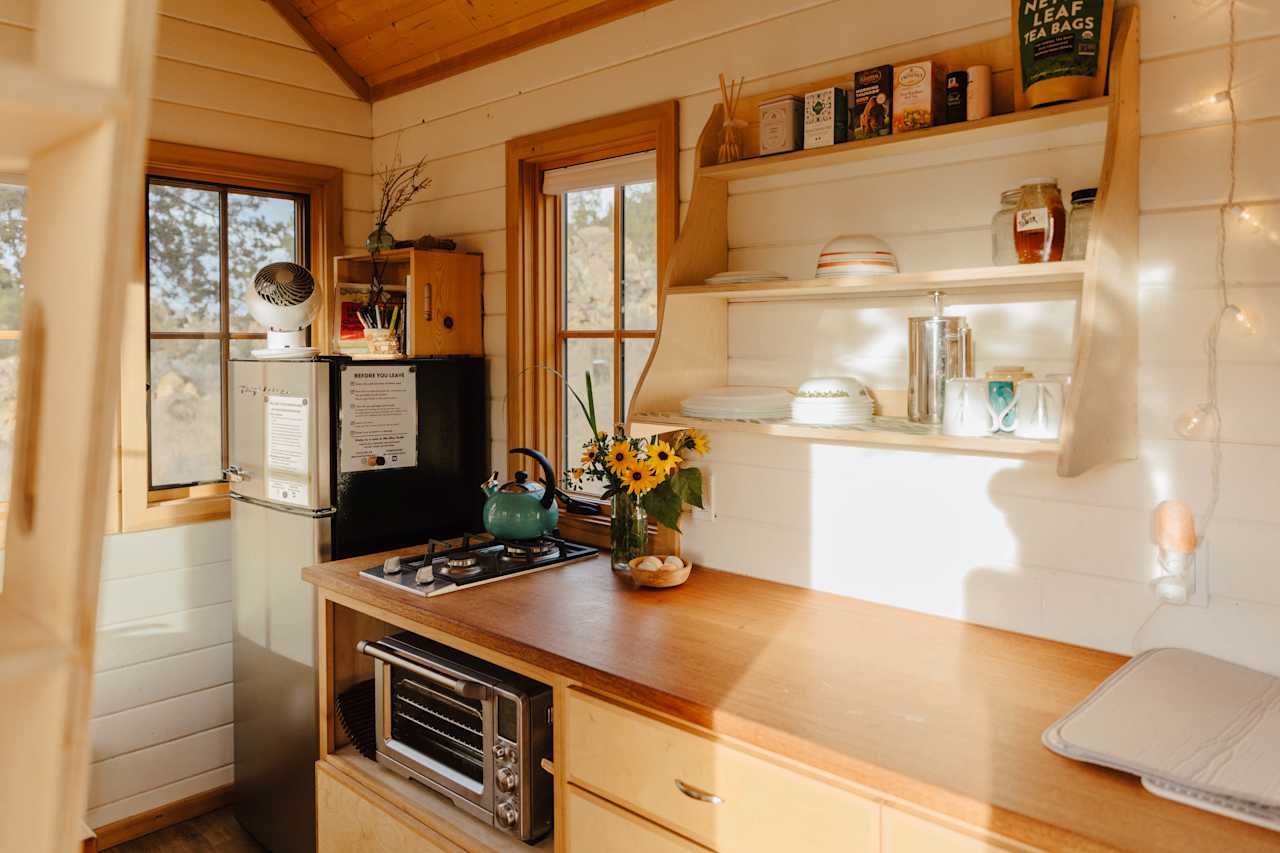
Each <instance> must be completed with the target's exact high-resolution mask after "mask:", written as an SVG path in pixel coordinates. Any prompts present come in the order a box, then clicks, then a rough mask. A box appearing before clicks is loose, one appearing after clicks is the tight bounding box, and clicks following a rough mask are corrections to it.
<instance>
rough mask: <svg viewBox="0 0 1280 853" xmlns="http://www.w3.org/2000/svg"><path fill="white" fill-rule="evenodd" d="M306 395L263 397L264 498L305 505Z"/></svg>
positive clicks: (306, 479)
mask: <svg viewBox="0 0 1280 853" xmlns="http://www.w3.org/2000/svg"><path fill="white" fill-rule="evenodd" d="M309 414H310V413H309V412H308V411H307V398H306V397H277V396H270V395H269V396H268V397H267V460H266V461H267V465H266V467H267V497H268V498H270V499H271V500H273V501H280V502H281V503H290V504H298V505H299V506H306V505H307V484H308V481H309V479H310V474H311V472H310V470H309V468H308V464H307V442H308V437H307V426H308V423H309V419H308V415H309Z"/></svg>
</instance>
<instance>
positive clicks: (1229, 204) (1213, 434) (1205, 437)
mask: <svg viewBox="0 0 1280 853" xmlns="http://www.w3.org/2000/svg"><path fill="white" fill-rule="evenodd" d="M1227 19H1228V24H1227V39H1228V41H1227V87H1226V89H1224V90H1223V91H1221V92H1218V93H1216V94H1214V95H1213V96H1212V97H1210V98H1209V99H1208V101H1209V102H1210V103H1214V104H1222V103H1225V104H1226V105H1227V110H1228V114H1229V116H1230V119H1231V145H1230V152H1229V155H1228V161H1227V163H1228V165H1227V175H1228V180H1227V196H1226V200H1225V201H1224V202H1223V203H1222V204H1221V205H1219V207H1218V240H1217V253H1216V272H1217V278H1218V281H1217V296H1218V304H1217V307H1216V309H1215V311H1214V315H1213V320H1212V322H1211V323H1210V325H1209V330H1208V333H1207V334H1206V335H1205V344H1204V348H1205V356H1206V359H1207V365H1206V370H1205V396H1204V400H1203V401H1202V402H1200V403H1198V404H1196V405H1195V406H1193V407H1192V408H1190V409H1188V410H1187V411H1185V412H1183V413H1182V414H1181V415H1180V416H1179V417H1178V419H1177V421H1176V422H1175V423H1174V429H1175V431H1176V432H1177V433H1178V435H1180V436H1182V437H1183V438H1187V439H1191V440H1194V441H1207V442H1208V443H1209V447H1210V462H1209V479H1210V482H1209V500H1208V503H1207V505H1206V506H1205V509H1204V512H1203V514H1202V516H1201V519H1200V524H1199V528H1200V537H1201V538H1202V539H1203V538H1204V534H1205V532H1206V531H1207V530H1208V528H1209V525H1210V523H1211V522H1212V521H1213V517H1214V514H1215V513H1216V512H1217V509H1218V500H1219V498H1220V497H1221V495H1222V412H1221V411H1220V409H1219V407H1218V373H1219V364H1218V344H1219V340H1220V338H1221V337H1222V331H1223V328H1224V327H1226V328H1228V329H1230V331H1231V333H1232V334H1236V335H1240V336H1247V335H1252V334H1255V333H1256V331H1257V321H1256V318H1255V316H1254V315H1253V314H1251V312H1250V311H1248V310H1247V309H1245V308H1242V307H1241V306H1239V305H1237V304H1235V303H1234V302H1232V301H1231V294H1230V285H1229V283H1228V280H1227V263H1226V257H1227V237H1228V233H1229V227H1228V222H1229V218H1230V217H1235V218H1237V219H1238V220H1239V221H1241V222H1243V223H1245V224H1247V225H1252V226H1253V227H1254V228H1255V229H1258V230H1261V223H1259V222H1258V220H1257V217H1255V216H1253V215H1252V214H1251V213H1250V212H1249V211H1248V210H1245V209H1244V208H1243V207H1241V206H1239V205H1237V203H1236V182H1237V174H1236V171H1237V170H1236V163H1237V158H1238V153H1239V149H1238V141H1239V140H1238V137H1239V117H1238V115H1237V111H1236V95H1235V83H1236V0H1229V2H1228V3H1227Z"/></svg>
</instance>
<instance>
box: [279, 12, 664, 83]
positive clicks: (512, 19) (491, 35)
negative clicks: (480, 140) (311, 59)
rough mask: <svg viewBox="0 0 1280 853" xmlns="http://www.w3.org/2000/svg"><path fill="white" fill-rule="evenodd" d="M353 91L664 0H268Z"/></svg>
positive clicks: (495, 55)
mask: <svg viewBox="0 0 1280 853" xmlns="http://www.w3.org/2000/svg"><path fill="white" fill-rule="evenodd" d="M268 2H269V3H270V4H271V5H272V6H274V7H275V9H276V10H277V11H278V12H279V13H280V14H281V15H283V16H284V18H285V20H287V21H288V22H289V23H290V24H291V25H292V26H293V28H294V29H295V30H297V31H298V33H299V34H301V35H302V37H303V38H305V39H306V40H307V42H308V43H309V44H310V45H311V46H312V48H314V49H315V50H316V51H317V52H318V53H319V54H320V55H321V57H323V58H324V60H325V61H326V62H328V63H329V65H330V66H331V67H333V69H334V70H335V71H336V72H338V74H339V76H341V77H342V79H343V80H345V81H346V83H347V85H348V86H350V87H351V89H352V91H354V92H355V93H356V94H358V95H360V96H361V97H362V98H365V99H366V100H378V99H380V98H386V97H389V96H390V95H394V94H397V93H398V92H404V91H407V90H409V89H413V88H415V87H417V86H421V85H424V84H426V83H430V82H432V81H433V80H440V79H442V78H444V77H448V76H450V75H452V74H457V73H459V72H462V71H466V70H468V69H471V68H476V67H478V66H480V65H485V64H487V63H490V62H495V61H497V60H499V59H502V58H504V57H507V56H511V55H513V54H516V53H520V52H521V51H525V50H529V49H530V48H533V47H537V46H538V45H542V44H547V43H548V42H552V41H555V40H557V39H561V38H564V37H566V36H570V35H573V34H574V33H579V32H582V31H583V30H587V29H590V28H592V27H596V26H599V25H601V24H604V23H608V22H609V21H613V20H616V19H618V18H622V17H625V16H627V15H631V14H634V13H636V12H639V11H642V10H644V9H647V8H650V7H651V6H657V5H659V4H660V3H664V2H667V0H268Z"/></svg>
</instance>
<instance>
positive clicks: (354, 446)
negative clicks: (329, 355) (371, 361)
mask: <svg viewBox="0 0 1280 853" xmlns="http://www.w3.org/2000/svg"><path fill="white" fill-rule="evenodd" d="M417 391H418V385H417V381H416V379H415V376H414V368H413V366H412V365H407V364H398V365H387V366H385V367H376V366H373V365H370V366H368V367H364V366H356V365H348V366H346V367H344V368H343V370H342V442H341V445H340V446H339V448H338V454H339V456H340V457H341V461H340V470H341V472H342V473H343V474H351V473H354V472H357V471H371V470H375V469H378V468H413V467H416V466H417V464H418V393H417Z"/></svg>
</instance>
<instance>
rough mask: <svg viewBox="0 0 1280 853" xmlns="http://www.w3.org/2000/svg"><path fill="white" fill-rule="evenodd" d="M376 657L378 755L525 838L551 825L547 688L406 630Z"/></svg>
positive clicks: (382, 643) (375, 651)
mask: <svg viewBox="0 0 1280 853" xmlns="http://www.w3.org/2000/svg"><path fill="white" fill-rule="evenodd" d="M356 648H357V649H358V650H359V651H360V652H362V653H363V654H366V655H369V656H370V657H372V658H373V659H374V692H375V705H374V715H375V718H376V719H375V725H376V729H377V730H376V735H377V737H376V741H377V761H378V763H380V764H383V765H386V766H387V767H389V768H391V769H392V770H394V771H395V772H397V773H399V774H400V775H402V776H404V777H406V778H409V779H413V780H416V781H418V782H420V783H422V784H423V785H426V786H427V787H429V788H432V789H433V790H436V791H439V792H440V793H441V794H444V795H445V796H446V797H448V798H450V799H451V800H453V802H454V803H455V804H456V805H457V806H458V807H460V808H461V809H463V810H464V811H466V812H468V813H470V814H471V815H473V816H475V817H477V818H479V819H480V820H483V821H485V822H486V823H490V824H492V825H493V826H496V827H498V828H499V829H503V830H505V831H507V832H509V833H511V834H512V835H514V836H516V837H517V838H520V839H521V840H523V841H535V840H537V839H539V838H541V837H542V836H544V835H546V834H547V833H548V832H550V830H551V814H552V784H553V783H552V777H551V774H550V773H548V772H547V771H546V769H544V768H543V766H542V762H543V759H550V758H551V725H552V716H551V696H552V692H551V688H550V687H549V686H547V685H545V684H542V683H540V682H538V681H534V680H533V679H531V678H526V677H524V676H522V675H519V674H518V673H514V672H511V671H510V670H507V669H503V668H502V667H499V666H495V665H494V664H491V663H489V662H488V661H484V660H480V659H479V658H476V657H473V656H471V655H468V654H465V653H463V652H459V651H457V650H456V649H451V648H449V647H448V646H444V645H441V644H440V643H436V642H433V641H431V640H427V639H425V638H423V637H419V636H417V635H415V634H410V633H407V632H404V633H399V634H393V635H391V636H389V637H384V638H383V639H381V640H376V641H373V642H369V641H361V642H360V643H358V644H357V646H356Z"/></svg>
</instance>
